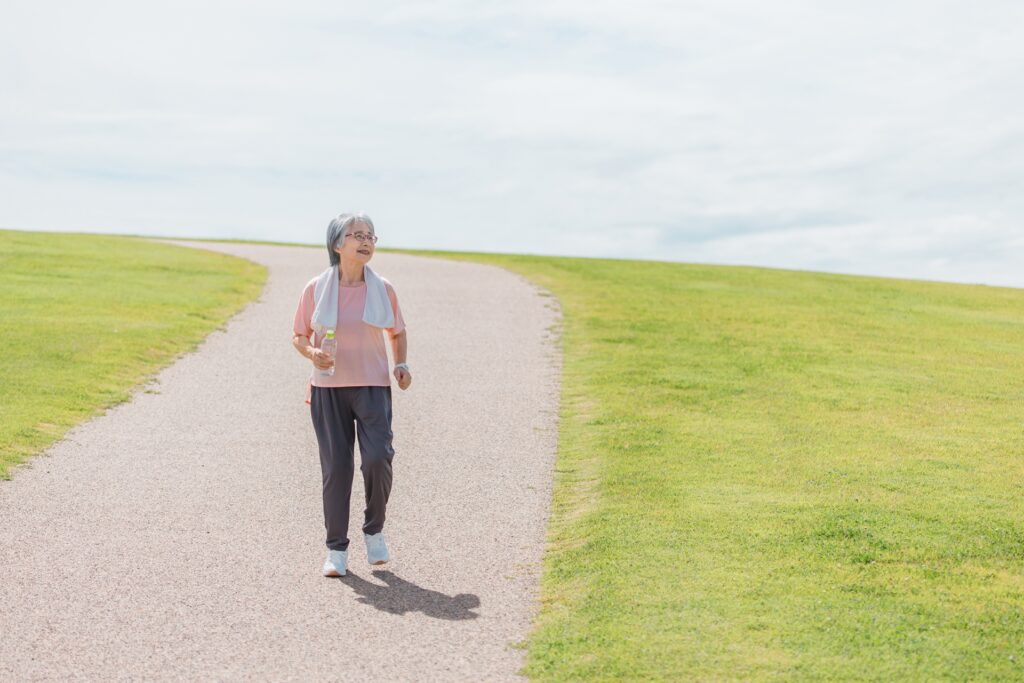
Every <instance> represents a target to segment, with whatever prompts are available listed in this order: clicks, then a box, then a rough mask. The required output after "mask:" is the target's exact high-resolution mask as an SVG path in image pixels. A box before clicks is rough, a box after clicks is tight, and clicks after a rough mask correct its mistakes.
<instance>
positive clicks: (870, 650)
mask: <svg viewBox="0 0 1024 683" xmlns="http://www.w3.org/2000/svg"><path fill="white" fill-rule="evenodd" d="M413 253H420V254H424V253H427V254H430V253H433V254H438V255H440V253H439V252H413ZM445 256H447V257H450V258H471V259H473V260H476V261H481V262H486V263H493V264H497V265H500V266H503V267H505V268H509V269H511V270H513V271H515V272H518V273H521V274H523V275H525V276H527V277H528V278H529V279H531V280H533V281H535V282H537V283H538V284H540V285H542V286H544V287H546V288H547V289H548V290H550V291H551V292H552V293H554V294H555V295H556V296H557V297H558V298H559V299H560V301H561V304H562V307H563V312H564V316H565V318H564V323H563V324H564V330H563V348H564V362H565V365H564V376H563V404H562V409H561V426H560V441H559V454H558V466H557V472H556V484H555V494H554V510H553V520H552V524H551V527H550V529H549V537H548V540H549V549H548V552H547V555H546V560H545V567H544V577H543V586H542V597H543V604H542V611H541V614H540V618H539V621H538V622H537V625H536V629H535V631H534V632H533V634H532V636H531V638H530V639H529V642H528V652H529V658H528V662H529V663H528V667H527V669H526V673H528V674H529V675H530V676H531V678H533V679H535V680H612V679H622V680H673V681H678V680H689V679H694V680H728V679H743V680H778V679H782V680H844V681H849V680H886V681H891V680H1010V679H1015V680H1024V291H1021V290H1012V289H1005V288H1004V289H1000V288H991V287H982V286H964V285H951V284H938V283H926V282H913V281H898V280H887V279H878V278H862V277H851V276H840V275H827V274H816V273H805V272H793V271H781V270H769V269H756V268H735V267H714V266H697V265H683V264H669V263H650V262H637V261H618V260H593V259H573V258H545V257H525V256H497V255H465V254H461V255H460V254H445Z"/></svg>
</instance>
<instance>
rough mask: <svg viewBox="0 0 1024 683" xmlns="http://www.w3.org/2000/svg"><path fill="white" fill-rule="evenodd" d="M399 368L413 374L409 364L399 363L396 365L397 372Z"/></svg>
mask: <svg viewBox="0 0 1024 683" xmlns="http://www.w3.org/2000/svg"><path fill="white" fill-rule="evenodd" d="M398 368H402V369H404V370H408V371H409V372H412V370H409V364H408V363H398V364H397V365H395V370H397V369H398Z"/></svg>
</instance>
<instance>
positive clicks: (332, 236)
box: [327, 211, 377, 266]
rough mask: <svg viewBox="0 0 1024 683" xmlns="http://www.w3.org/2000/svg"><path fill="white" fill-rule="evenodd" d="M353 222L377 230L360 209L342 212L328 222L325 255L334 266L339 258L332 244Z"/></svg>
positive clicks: (373, 231) (340, 237) (372, 230)
mask: <svg viewBox="0 0 1024 683" xmlns="http://www.w3.org/2000/svg"><path fill="white" fill-rule="evenodd" d="M353 223H363V224H365V225H366V226H367V227H369V228H370V232H372V233H374V234H376V233H377V230H376V229H375V228H374V227H373V221H372V220H370V217H369V216H367V215H366V214H365V213H363V212H362V211H356V212H355V213H343V214H341V215H340V216H338V217H337V218H335V219H334V220H332V221H331V222H330V224H329V225H328V226H327V255H328V256H330V258H331V265H332V266H336V265H338V262H339V261H340V260H341V257H340V256H338V252H336V251H334V246H335V244H337V242H338V240H340V239H342V238H343V237H345V231H346V230H348V228H349V226H350V225H352V224H353Z"/></svg>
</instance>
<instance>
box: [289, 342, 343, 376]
mask: <svg viewBox="0 0 1024 683" xmlns="http://www.w3.org/2000/svg"><path fill="white" fill-rule="evenodd" d="M292 346H294V347H295V350H296V351H298V352H299V353H300V354H302V357H303V358H308V359H309V360H310V361H312V362H313V366H314V367H317V368H320V369H321V370H326V369H327V368H329V367H331V366H333V365H334V359H333V358H331V357H330V356H328V355H327V354H326V353H324V352H323V351H321V350H320V349H318V348H316V347H315V346H313V345H312V344H310V343H309V337H307V336H306V335H304V334H296V335H293V336H292Z"/></svg>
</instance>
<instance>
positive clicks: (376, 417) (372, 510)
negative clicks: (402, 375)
mask: <svg viewBox="0 0 1024 683" xmlns="http://www.w3.org/2000/svg"><path fill="white" fill-rule="evenodd" d="M352 410H353V412H354V413H355V416H356V433H357V434H358V436H359V455H360V457H361V462H360V469H361V470H362V472H363V488H364V489H365V490H366V510H365V511H364V512H363V515H364V523H363V533H367V534H376V533H378V532H380V531H381V530H382V529H383V528H384V517H385V512H386V510H387V505H388V497H389V496H390V495H391V459H392V458H393V457H394V455H395V450H394V448H392V446H391V439H392V433H391V387H359V394H358V395H357V397H356V400H354V401H353V402H352Z"/></svg>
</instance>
